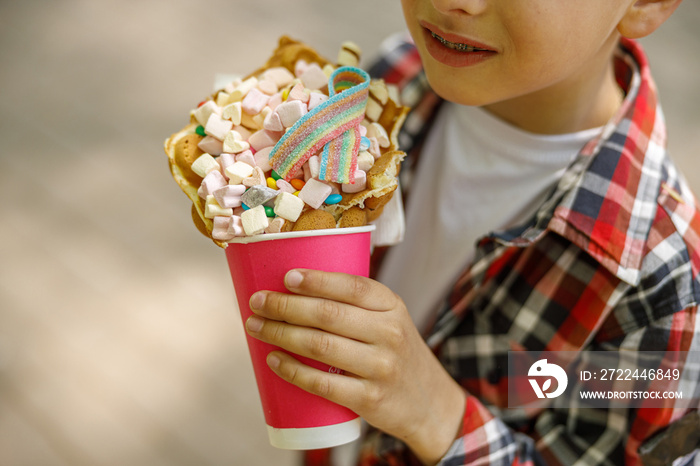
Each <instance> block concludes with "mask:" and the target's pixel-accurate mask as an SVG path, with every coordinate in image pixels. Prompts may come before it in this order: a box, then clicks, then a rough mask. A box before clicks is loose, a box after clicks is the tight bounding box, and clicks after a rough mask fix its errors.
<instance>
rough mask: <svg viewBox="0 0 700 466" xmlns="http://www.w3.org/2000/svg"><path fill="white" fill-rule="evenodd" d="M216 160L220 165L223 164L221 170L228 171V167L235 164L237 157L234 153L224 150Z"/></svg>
mask: <svg viewBox="0 0 700 466" xmlns="http://www.w3.org/2000/svg"><path fill="white" fill-rule="evenodd" d="M216 161H217V162H219V165H220V166H221V172H222V173H226V168H227V167H230V166H231V165H233V163H234V162H235V161H236V157H235V156H234V155H233V154H229V153H226V152H224V153H223V154H221V155H220V156H219V158H217V159H216Z"/></svg>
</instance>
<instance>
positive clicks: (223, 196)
mask: <svg viewBox="0 0 700 466" xmlns="http://www.w3.org/2000/svg"><path fill="white" fill-rule="evenodd" d="M245 190H246V187H245V186H243V185H242V184H235V185H233V184H229V185H226V186H223V187H221V188H219V189H217V190H215V191H214V192H212V195H213V196H214V198H215V199H216V202H218V203H219V205H220V206H221V207H226V208H234V207H238V206H240V205H241V203H242V202H243V201H241V195H242V194H243V193H244V192H245Z"/></svg>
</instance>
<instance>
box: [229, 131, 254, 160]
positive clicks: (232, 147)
mask: <svg viewBox="0 0 700 466" xmlns="http://www.w3.org/2000/svg"><path fill="white" fill-rule="evenodd" d="M248 149H250V144H249V143H248V142H246V141H244V140H243V138H242V137H241V135H240V134H239V133H238V131H236V130H231V131H229V132H228V134H226V137H225V138H224V144H223V150H224V152H228V153H231V154H240V153H241V152H243V151H246V150H248Z"/></svg>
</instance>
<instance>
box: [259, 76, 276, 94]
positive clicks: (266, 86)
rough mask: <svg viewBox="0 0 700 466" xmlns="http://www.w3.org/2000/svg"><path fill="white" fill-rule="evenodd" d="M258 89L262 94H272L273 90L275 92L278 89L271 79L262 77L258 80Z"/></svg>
mask: <svg viewBox="0 0 700 466" xmlns="http://www.w3.org/2000/svg"><path fill="white" fill-rule="evenodd" d="M258 89H260V91H262V92H263V93H264V94H267V95H270V96H271V95H273V94H274V93H275V92H277V91H278V90H279V89H278V88H277V84H275V82H274V81H273V80H272V79H269V78H263V79H261V80H259V81H258Z"/></svg>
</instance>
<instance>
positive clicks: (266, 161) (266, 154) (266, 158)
mask: <svg viewBox="0 0 700 466" xmlns="http://www.w3.org/2000/svg"><path fill="white" fill-rule="evenodd" d="M273 147H274V146H268V147H263V148H262V149H260V150H259V151H257V152H256V153H255V165H257V166H258V167H260V169H261V170H262V171H264V172H269V171H270V170H272V165H270V152H272V148H273Z"/></svg>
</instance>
